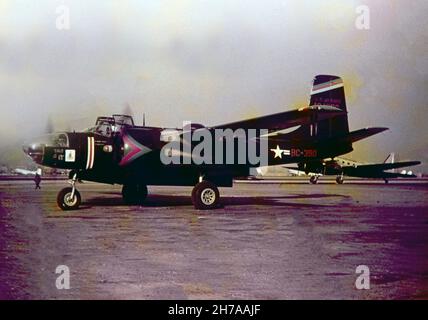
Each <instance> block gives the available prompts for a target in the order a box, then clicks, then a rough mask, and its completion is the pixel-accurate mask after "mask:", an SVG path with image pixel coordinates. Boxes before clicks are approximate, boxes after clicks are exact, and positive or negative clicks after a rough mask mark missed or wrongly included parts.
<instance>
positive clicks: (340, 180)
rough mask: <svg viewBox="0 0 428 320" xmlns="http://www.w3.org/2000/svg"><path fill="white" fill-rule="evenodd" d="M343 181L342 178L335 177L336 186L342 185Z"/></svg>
mask: <svg viewBox="0 0 428 320" xmlns="http://www.w3.org/2000/svg"><path fill="white" fill-rule="evenodd" d="M343 180H344V179H343V176H337V177H336V183H337V184H342V183H343Z"/></svg>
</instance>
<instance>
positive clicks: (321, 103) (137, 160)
mask: <svg viewBox="0 0 428 320" xmlns="http://www.w3.org/2000/svg"><path fill="white" fill-rule="evenodd" d="M285 129H288V130H287V131H290V130H292V131H291V132H285V131H284V130H285ZM219 130H220V131H227V130H229V131H232V133H233V134H232V135H231V140H232V141H231V142H232V149H233V151H234V152H233V153H232V156H233V157H232V160H233V161H231V162H229V161H228V160H227V159H228V157H229V155H228V154H227V151H228V148H227V147H225V146H224V145H223V146H222V148H223V149H222V150H220V151H221V152H218V153H217V151H218V150H217V149H215V150H214V152H211V150H208V151H210V152H208V153H211V154H214V153H215V156H216V158H215V160H216V161H215V162H203V163H199V162H197V161H196V159H194V158H193V154H194V152H195V151H196V150H197V148H198V147H199V144H198V143H194V142H195V140H193V138H192V139H191V140H188V139H187V138H186V136H187V134H189V133H190V134H192V135H198V134H199V135H202V134H203V136H204V137H203V139H204V140H205V136H206V134H210V135H209V136H210V138H209V139H210V141H211V143H212V145H215V144H217V143H218V141H220V142H221V143H223V142H224V140H225V139H223V137H220V138H218V137H217V136H216V133H217V132H218V131H219ZM384 130H387V128H379V127H376V128H365V129H360V130H356V131H352V132H350V131H349V128H348V116H347V110H346V101H345V91H344V84H343V81H342V79H341V78H340V77H337V76H331V75H318V76H316V77H315V79H314V81H313V87H312V90H311V98H310V102H309V105H308V106H306V107H303V108H300V109H297V110H291V111H285V112H280V113H276V114H271V115H266V116H261V117H257V118H253V119H249V120H242V121H237V122H232V123H226V124H222V125H218V126H213V127H205V126H203V125H200V124H190V125H187V126H185V125H184V126H183V128H172V129H171V128H162V127H149V126H145V125H143V126H136V125H135V124H134V121H133V119H132V117H130V116H128V115H113V116H112V117H98V119H97V121H96V123H95V127H93V128H91V129H89V130H87V131H84V132H63V133H57V134H52V135H49V136H44V137H41V138H40V139H35V142H33V143H30V144H28V145H25V146H24V147H23V150H24V152H25V153H26V154H27V155H29V156H30V157H31V158H32V159H33V160H34V161H35V162H36V163H38V164H41V165H43V166H48V167H53V168H61V169H71V171H70V174H69V178H70V179H71V187H67V188H64V189H62V190H61V191H60V192H59V193H58V196H57V204H58V206H59V207H60V208H61V209H62V210H70V209H77V208H78V207H79V205H80V203H81V197H80V193H79V192H78V190H77V189H76V185H75V183H76V181H80V180H87V181H95V182H100V183H109V184H122V185H123V187H122V196H123V199H124V201H125V202H126V203H130V204H142V203H143V202H144V200H145V198H146V196H147V193H148V192H147V186H148V185H174V186H193V190H192V194H191V198H192V202H193V204H194V206H195V208H197V209H212V208H216V207H217V206H218V204H219V198H220V194H219V191H218V188H217V187H218V186H220V187H232V186H233V179H234V178H236V177H248V176H250V175H251V173H252V172H253V170H251V169H255V168H257V167H259V166H264V165H268V166H269V165H281V164H287V163H304V162H309V161H310V162H320V163H321V162H322V161H323V159H326V158H334V157H337V156H339V155H342V154H346V153H348V152H351V151H352V150H353V146H352V144H353V143H354V142H356V141H358V140H361V139H364V138H367V137H369V136H372V135H374V134H377V133H379V132H382V131H384ZM250 131H252V132H253V133H254V132H255V135H254V136H251V135H250ZM226 138H227V139H229V138H230V137H229V136H228V137H226ZM241 141H244V143H245V145H246V146H247V147H248V149H246V150H249V149H250V148H253V149H254V148H256V149H259V150H260V149H261V148H262V146H267V149H266V151H267V159H266V160H267V161H266V162H267V164H260V163H254V162H252V161H250V160H249V157H248V154H245V155H244V156H245V157H244V159H243V161H237V159H238V160H239V159H241V158H240V157H241V156H242V152H240V151H241V149H240V148H239V144H240V142H241ZM173 142H178V143H179V148H178V149H173V148H169V144H170V143H173ZM226 143H227V141H226ZM188 147H189V148H190V151H189V150H188V149H187V148H188ZM186 150H187V151H186ZM206 152H207V150H205V149H204V150H203V152H200V156H201V157H203V156H205V153H206ZM168 153H170V154H171V155H172V154H173V153H174V154H175V156H177V155H178V157H179V158H180V160H181V161H180V162H179V163H178V164H176V163H170V164H165V162H164V161H161V159H162V157H163V156H166V154H168ZM218 155H219V158H220V160H223V161H220V163H218V162H217V156H218ZM225 159H226V161H224V160H225ZM187 160H189V161H187ZM241 160H242V159H241Z"/></svg>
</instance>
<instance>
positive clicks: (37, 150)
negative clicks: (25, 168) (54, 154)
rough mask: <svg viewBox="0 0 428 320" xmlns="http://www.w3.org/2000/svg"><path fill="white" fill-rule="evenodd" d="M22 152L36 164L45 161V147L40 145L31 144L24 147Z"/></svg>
mask: <svg viewBox="0 0 428 320" xmlns="http://www.w3.org/2000/svg"><path fill="white" fill-rule="evenodd" d="M22 150H23V151H24V152H25V154H27V155H28V156H29V157H31V158H32V159H33V161H34V162H36V163H39V164H40V163H41V162H42V160H43V151H44V148H43V145H42V144H40V143H29V144H25V145H23V146H22Z"/></svg>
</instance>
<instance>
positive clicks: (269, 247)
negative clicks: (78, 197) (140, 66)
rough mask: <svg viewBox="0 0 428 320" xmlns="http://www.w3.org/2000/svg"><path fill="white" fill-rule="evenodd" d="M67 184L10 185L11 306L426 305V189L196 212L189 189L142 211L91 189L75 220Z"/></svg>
mask: <svg viewBox="0 0 428 320" xmlns="http://www.w3.org/2000/svg"><path fill="white" fill-rule="evenodd" d="M64 186H66V182H65V181H43V182H42V189H41V190H34V184H33V182H32V181H0V298H1V299H427V298H428V197H427V196H428V185H427V184H423V183H422V184H411V183H403V184H389V185H385V184H384V183H382V182H379V183H370V184H361V183H360V184H356V183H352V182H348V183H345V184H343V185H335V184H332V183H328V184H318V185H309V184H302V183H300V184H289V183H287V184H286V183H280V182H275V183H257V182H256V183H254V182H252V183H237V184H236V185H235V187H234V188H224V189H221V193H222V203H223V207H222V208H219V209H217V210H213V211H197V210H195V209H193V206H192V204H191V200H190V192H191V188H187V187H149V192H150V193H151V195H150V196H149V198H148V200H147V204H146V205H145V206H143V207H139V206H126V205H124V204H122V200H121V196H120V187H119V186H109V185H101V184H94V183H84V184H79V185H78V189H79V190H80V192H81V194H82V200H83V203H82V206H81V209H80V210H78V211H73V212H63V211H60V210H59V209H58V208H57V207H56V203H55V199H56V194H57V192H58V191H59V190H60V189H61V188H63V187H64ZM58 265H66V266H67V267H68V268H69V270H70V286H71V288H70V289H68V290H64V289H63V290H58V289H57V288H56V285H55V282H56V279H57V277H58V276H59V275H58V274H55V269H56V268H57V266H58ZM358 265H366V266H368V267H369V270H370V289H369V290H358V289H356V287H355V280H356V279H357V276H358V274H356V268H357V266H358Z"/></svg>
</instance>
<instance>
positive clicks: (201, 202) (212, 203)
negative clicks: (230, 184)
mask: <svg viewBox="0 0 428 320" xmlns="http://www.w3.org/2000/svg"><path fill="white" fill-rule="evenodd" d="M219 201H220V192H219V191H218V188H217V186H216V185H215V184H214V183H212V182H209V181H201V182H199V183H198V184H196V185H195V187H194V188H193V190H192V203H193V205H194V207H195V209H199V210H209V209H215V208H217V207H218V204H219Z"/></svg>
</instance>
